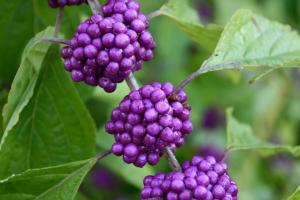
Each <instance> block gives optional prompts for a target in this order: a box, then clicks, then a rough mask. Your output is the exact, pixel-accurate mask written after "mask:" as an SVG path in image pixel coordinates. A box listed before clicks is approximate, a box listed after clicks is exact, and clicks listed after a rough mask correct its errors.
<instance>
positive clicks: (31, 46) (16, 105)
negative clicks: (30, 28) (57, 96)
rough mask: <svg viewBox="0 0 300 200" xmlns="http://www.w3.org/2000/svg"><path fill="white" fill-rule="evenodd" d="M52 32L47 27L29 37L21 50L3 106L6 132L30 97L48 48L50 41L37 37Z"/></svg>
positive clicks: (49, 34)
mask: <svg viewBox="0 0 300 200" xmlns="http://www.w3.org/2000/svg"><path fill="white" fill-rule="evenodd" d="M53 34H54V29H53V28H52V27H48V28H47V29H45V30H44V31H42V32H41V33H39V34H37V35H36V36H35V37H34V38H33V39H31V40H30V41H29V43H28V44H27V46H26V48H25V50H24V52H23V56H22V61H21V65H20V70H18V72H17V74H16V76H15V79H14V82H13V84H12V87H11V90H10V93H9V95H8V102H7V104H6V105H5V106H4V108H3V113H2V115H3V124H4V125H3V128H4V129H6V132H7V131H9V130H10V129H12V128H13V126H15V125H16V123H17V122H18V120H19V115H20V113H21V111H22V110H23V108H24V107H25V106H26V105H27V104H28V102H29V100H30V99H31V97H32V95H33V92H34V88H35V85H36V82H37V79H38V77H39V74H40V71H41V65H42V62H43V60H44V58H45V56H46V54H47V52H48V50H49V48H50V43H46V42H42V41H39V39H40V38H42V37H46V36H52V35H53Z"/></svg>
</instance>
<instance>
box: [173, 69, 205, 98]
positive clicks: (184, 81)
mask: <svg viewBox="0 0 300 200" xmlns="http://www.w3.org/2000/svg"><path fill="white" fill-rule="evenodd" d="M200 75H201V73H200V71H199V70H198V71H195V72H193V73H192V74H190V75H189V76H188V77H187V78H186V79H184V80H183V81H182V82H181V83H180V85H179V86H178V87H177V88H176V89H175V91H174V93H175V94H176V93H178V92H180V90H182V89H183V88H184V87H185V86H186V85H187V84H189V83H190V82H191V81H192V80H194V79H195V78H196V77H198V76H200Z"/></svg>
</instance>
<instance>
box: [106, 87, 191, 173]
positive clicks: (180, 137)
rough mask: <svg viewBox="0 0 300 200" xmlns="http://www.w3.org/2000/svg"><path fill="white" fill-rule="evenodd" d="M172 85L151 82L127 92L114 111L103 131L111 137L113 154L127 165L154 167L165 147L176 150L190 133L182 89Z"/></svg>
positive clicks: (188, 112)
mask: <svg viewBox="0 0 300 200" xmlns="http://www.w3.org/2000/svg"><path fill="white" fill-rule="evenodd" d="M173 92H174V87H173V85H172V84H171V83H163V84H161V83H153V84H152V85H145V86H144V87H142V88H140V89H138V90H134V91H132V92H130V94H129V95H127V96H126V97H125V98H124V99H123V100H122V101H121V103H120V104H119V107H117V108H115V109H114V110H113V111H112V114H111V120H110V121H108V122H107V123H106V131H107V132H108V133H110V134H114V136H115V140H116V142H115V143H114V145H113V146H112V152H113V153H114V154H115V155H117V156H121V155H122V156H123V159H124V161H125V162H126V163H128V164H130V163H133V164H134V165H135V166H137V167H143V166H144V165H145V164H146V163H149V164H151V165H156V164H157V163H158V161H159V158H160V157H161V156H162V154H163V150H164V148H165V147H167V146H168V147H170V148H171V149H172V150H175V149H176V148H177V147H180V146H182V145H183V144H184V136H185V135H187V134H189V133H190V132H191V131H192V128H193V126H192V123H191V122H190V106H189V105H188V104H186V103H185V102H186V100H187V95H186V93H185V92H184V91H183V90H181V91H180V92H179V93H178V94H177V95H174V94H173Z"/></svg>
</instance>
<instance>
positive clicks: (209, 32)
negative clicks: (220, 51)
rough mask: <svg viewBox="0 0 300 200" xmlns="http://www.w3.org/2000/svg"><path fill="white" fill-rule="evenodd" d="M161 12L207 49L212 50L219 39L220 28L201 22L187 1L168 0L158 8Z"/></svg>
mask: <svg viewBox="0 0 300 200" xmlns="http://www.w3.org/2000/svg"><path fill="white" fill-rule="evenodd" d="M159 12H161V14H163V15H165V16H167V17H169V18H171V19H172V20H174V21H175V22H176V23H177V24H178V26H179V28H180V29H181V30H182V31H184V32H185V33H187V34H188V35H189V37H191V39H192V40H193V41H195V42H197V43H198V44H199V45H201V46H202V47H204V48H205V49H207V50H209V51H213V49H214V48H215V46H216V44H217V41H218V40H219V37H220V34H221V32H222V28H221V27H219V26H216V25H212V24H211V25H207V26H204V25H202V24H201V22H200V20H199V17H198V14H197V12H196V11H195V10H194V9H193V8H191V7H190V6H189V5H188V1H182V0H169V1H168V2H167V3H166V4H165V5H163V6H162V7H161V9H160V11H159Z"/></svg>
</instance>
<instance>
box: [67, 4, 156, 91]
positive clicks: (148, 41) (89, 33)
mask: <svg viewBox="0 0 300 200" xmlns="http://www.w3.org/2000/svg"><path fill="white" fill-rule="evenodd" d="M108 7H109V8H111V9H110V10H109V9H108ZM108 10H109V11H108ZM103 13H104V16H101V15H99V14H95V15H93V16H92V17H91V18H89V19H87V20H86V21H84V22H83V23H81V24H80V25H79V27H78V29H77V31H76V33H75V34H74V37H73V38H72V39H71V42H70V45H68V46H66V47H64V48H63V49H62V50H61V55H62V57H63V59H64V66H65V69H66V70H67V71H69V72H71V74H72V75H71V76H72V79H73V80H74V81H85V83H86V84H88V85H92V86H97V85H98V86H100V87H101V88H103V89H104V90H105V91H106V92H113V91H115V89H116V87H117V83H120V82H122V81H124V79H126V78H127V77H128V76H129V75H130V73H132V72H134V71H138V70H140V69H141V68H142V61H150V60H151V59H152V58H153V49H154V48H155V42H154V40H153V37H152V35H151V34H150V32H148V31H147V27H148V20H147V18H146V17H145V16H144V15H143V14H141V13H140V11H139V4H138V3H137V2H136V1H134V0H130V1H129V0H116V1H109V2H108V4H106V5H104V6H103Z"/></svg>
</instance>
